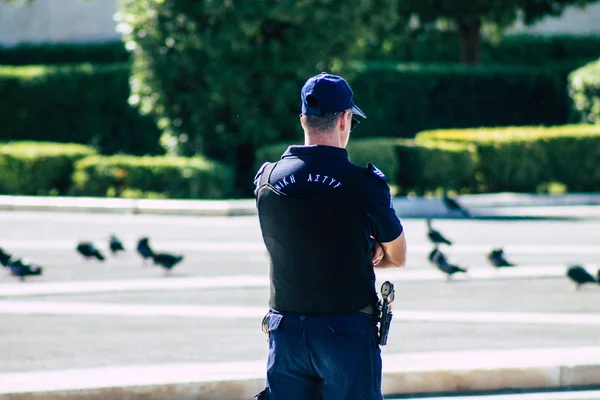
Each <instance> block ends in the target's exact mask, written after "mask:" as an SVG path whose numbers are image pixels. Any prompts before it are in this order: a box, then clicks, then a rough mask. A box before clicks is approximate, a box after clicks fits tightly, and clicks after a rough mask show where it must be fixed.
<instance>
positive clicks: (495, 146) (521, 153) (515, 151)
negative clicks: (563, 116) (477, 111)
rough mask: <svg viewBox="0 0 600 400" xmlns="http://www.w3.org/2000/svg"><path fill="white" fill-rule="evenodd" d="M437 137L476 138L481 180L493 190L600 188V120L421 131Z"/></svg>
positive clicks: (422, 137)
mask: <svg viewBox="0 0 600 400" xmlns="http://www.w3.org/2000/svg"><path fill="white" fill-rule="evenodd" d="M432 140H438V141H450V142H457V143H473V144H474V145H475V147H476V151H477V158H478V166H477V180H478V183H479V185H480V186H481V189H482V190H485V191H489V192H497V191H517V192H535V191H536V190H537V188H538V187H539V185H541V184H545V183H548V182H560V183H563V184H565V185H566V186H567V188H568V189H569V190H570V191H600V168H598V166H599V165H600V126H594V125H566V126H560V127H550V128H545V127H509V128H481V129H469V130H446V131H431V132H422V133H419V134H418V135H417V137H416V140H415V141H416V143H422V142H430V141H432Z"/></svg>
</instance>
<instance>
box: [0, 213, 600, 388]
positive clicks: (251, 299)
mask: <svg viewBox="0 0 600 400" xmlns="http://www.w3.org/2000/svg"><path fill="white" fill-rule="evenodd" d="M0 225H1V226H2V229H1V230H0V247H2V248H4V249H5V250H7V251H10V252H14V253H17V254H19V255H22V256H24V257H27V258H30V259H31V260H32V261H34V262H37V263H40V264H42V265H43V266H44V267H45V268H46V270H45V274H44V276H42V277H39V278H37V277H36V278H32V279H30V280H29V281H27V282H25V283H22V284H21V283H18V282H16V281H15V280H14V279H13V278H11V277H9V276H7V275H3V276H1V277H0V320H1V321H2V323H0V337H1V338H2V344H1V345H0V360H2V362H1V363H0V382H2V379H3V378H2V377H3V376H4V379H8V378H7V377H10V376H12V377H13V378H14V377H15V375H14V374H15V373H34V372H35V373H38V372H39V373H44V371H46V372H48V373H50V372H51V371H57V373H58V371H61V370H67V369H73V368H75V369H80V368H83V369H89V368H128V367H130V366H140V367H142V366H143V367H147V368H151V367H152V368H159V370H160V367H157V366H160V365H175V364H177V365H180V364H181V363H184V364H185V365H187V363H192V364H194V365H195V364H197V363H204V364H203V365H210V363H219V365H221V364H222V363H239V362H245V363H248V362H249V363H255V364H251V365H264V362H265V360H266V354H267V346H266V342H265V339H264V336H263V335H262V333H261V332H260V327H259V325H260V319H261V315H262V313H263V312H264V311H266V301H267V296H268V287H267V286H266V275H267V271H268V268H267V265H266V257H265V253H264V247H263V246H262V242H261V238H260V232H259V230H258V223H257V221H256V218H255V217H251V216H250V217H235V218H227V217H179V216H150V215H139V216H133V215H116V214H68V213H33V212H30V213H17V212H13V213H10V212H7V213H0ZM404 225H405V229H406V234H407V240H408V243H409V263H408V266H407V267H406V268H405V269H404V270H394V271H381V272H378V279H379V280H382V279H391V280H392V281H393V282H395V284H396V294H397V296H396V303H395V312H396V314H395V317H394V321H393V326H392V331H391V334H390V339H389V344H388V346H386V347H384V348H383V354H384V360H390V361H392V360H402V357H403V356H402V355H405V356H406V357H408V355H410V354H421V353H422V352H448V351H461V352H467V351H478V350H481V349H486V350H501V351H507V350H510V349H514V348H525V349H544V348H567V349H569V348H571V349H573V351H574V352H576V351H577V350H576V349H577V348H580V347H586V348H595V347H596V346H600V334H599V333H598V332H600V327H599V325H600V308H599V306H598V304H600V285H598V286H590V287H586V288H584V289H582V290H580V291H579V292H576V291H575V290H574V288H573V285H572V284H571V283H570V282H568V281H567V279H566V278H564V277H563V276H561V271H564V269H565V268H566V266H567V264H568V263H583V264H585V265H586V266H588V267H589V268H590V270H591V271H593V270H594V269H596V268H597V267H598V266H600V246H598V243H597V238H598V235H597V232H598V229H599V228H600V222H598V221H577V222H574V221H548V220H542V221H522V220H521V221H519V220H515V221H473V220H439V221H434V226H435V227H436V228H437V229H439V230H440V231H441V232H442V233H443V234H445V235H446V236H448V237H449V238H451V239H452V240H454V241H455V243H456V244H455V245H454V246H452V247H451V248H448V249H447V252H448V254H449V255H450V257H451V258H452V259H454V260H456V261H457V262H459V263H461V264H464V265H465V266H468V267H471V268H472V271H473V272H472V274H471V276H470V277H464V278H458V279H456V281H454V282H446V281H445V279H444V277H443V276H441V275H440V274H438V273H437V272H436V271H435V270H434V269H432V268H431V267H430V266H429V264H428V262H427V261H426V254H427V252H428V251H429V250H430V245H429V244H428V243H427V239H426V236H425V232H426V231H425V224H424V221H422V220H406V221H404ZM111 233H114V234H116V235H117V236H119V237H121V238H122V239H123V240H124V241H125V243H126V245H127V247H128V248H129V251H128V252H126V253H125V254H121V255H119V256H118V257H115V258H113V257H111V256H108V258H107V261H106V262H105V263H98V262H85V261H83V260H82V259H81V258H80V257H79V256H78V255H77V254H76V253H75V251H74V247H75V245H76V243H77V241H78V240H93V241H95V242H96V243H98V245H99V246H100V247H101V248H102V249H105V248H106V246H107V243H106V238H107V236H108V235H109V234H111ZM142 235H144V236H149V237H150V239H151V244H153V245H154V246H155V247H156V248H159V249H160V250H169V251H175V252H181V253H183V254H184V255H185V256H186V259H185V261H184V262H183V263H182V264H181V266H178V267H177V268H176V270H175V271H174V274H173V277H171V278H163V277H162V275H161V271H160V270H159V269H158V268H157V267H153V266H149V265H146V266H144V265H143V264H142V262H141V260H140V258H139V257H138V256H137V254H135V252H134V251H132V250H131V245H132V244H133V243H135V241H136V240H137V239H138V238H139V237H140V236H142ZM497 246H503V247H504V248H505V250H506V252H507V256H508V258H509V259H511V260H514V261H515V262H517V263H519V264H520V265H521V266H520V267H518V268H515V269H514V270H511V271H495V270H494V269H493V268H492V267H491V266H489V265H488V264H487V261H486V259H485V253H486V252H487V251H488V250H489V249H492V248H493V247H497ZM524 271H525V272H527V274H526V275H527V276H519V273H523V272H524ZM537 271H539V273H537ZM407 276H408V277H407ZM411 277H412V278H411ZM77 282H82V283H77ZM102 282H105V283H106V285H105V287H106V286H108V287H109V288H108V289H106V288H105V289H102V290H99V289H98V287H99V285H102ZM61 285H63V286H61ZM60 287H63V289H64V291H63V292H62V294H60V291H59V290H58V289H59V288H60ZM74 287H76V288H78V289H77V290H74V289H73V288H74ZM20 288H22V289H20ZM33 288H35V290H34V289H33ZM38 288H42V289H43V290H41V289H38ZM44 288H45V289H44ZM65 288H66V289H65ZM69 288H70V289H69ZM119 288H120V289H119ZM28 290H29V292H28ZM40 290H41V291H40ZM19 291H21V294H22V295H21V296H16V295H15V294H16V293H18V292H19ZM36 291H37V292H36ZM11 293H12V294H11ZM567 353H568V351H567ZM464 354H467V353H464ZM598 361H599V363H600V359H599V360H598ZM398 362H399V361H398ZM215 365H216V364H215ZM165 371H166V370H165ZM257 373H258V374H259V376H258V378H256V377H255V378H252V379H254V381H253V382H254V383H256V381H257V380H258V381H259V382H260V373H262V370H261V368H259V370H258V372H257ZM6 374H9V375H6ZM10 374H13V375H10ZM28 376H30V377H31V375H28ZM186 376H187V375H186ZM598 376H599V377H600V375H598ZM461 379H462V378H461ZM12 382H13V383H14V379H13V381H12ZM32 382H33V381H32ZM467 386H468V385H467ZM390 387H391V386H389V384H388V388H390ZM457 389H460V388H459V387H457ZM240 390H241V389H240ZM462 390H465V389H464V387H463V389H462ZM0 393H1V392H0ZM390 393H393V392H390ZM217 398H218V397H217ZM232 398H234V397H232ZM241 398H243V397H241ZM0 399H2V400H4V398H2V397H1V395H0Z"/></svg>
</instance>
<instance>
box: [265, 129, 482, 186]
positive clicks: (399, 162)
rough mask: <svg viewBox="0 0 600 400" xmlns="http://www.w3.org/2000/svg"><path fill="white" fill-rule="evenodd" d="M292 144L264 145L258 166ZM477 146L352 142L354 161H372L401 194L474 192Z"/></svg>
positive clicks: (375, 140)
mask: <svg viewBox="0 0 600 400" xmlns="http://www.w3.org/2000/svg"><path fill="white" fill-rule="evenodd" d="M289 145H290V144H289V143H278V144H275V145H270V146H264V147H262V148H260V149H259V150H258V151H257V153H256V160H257V166H256V169H258V168H259V166H260V164H262V163H263V162H265V161H271V162H274V161H277V160H279V159H280V157H281V155H282V153H283V152H284V151H285V150H286V149H287V147H288V146H289ZM472 147H473V146H469V145H467V144H457V143H435V142H428V143H421V144H418V145H417V144H415V143H413V142H412V141H409V140H398V139H390V138H369V139H361V140H351V141H350V143H349V144H348V153H349V155H350V160H351V161H352V162H353V163H355V164H357V165H360V166H366V165H367V163H369V162H371V163H373V164H374V165H375V166H377V168H379V169H380V170H381V171H382V172H383V173H384V174H385V176H386V178H387V181H388V183H389V184H390V185H394V186H396V188H397V190H398V193H402V194H406V193H409V192H417V193H418V194H423V193H426V192H429V191H435V190H437V189H446V190H456V191H461V190H462V191H470V190H473V189H474V187H475V160H474V150H473V148H472Z"/></svg>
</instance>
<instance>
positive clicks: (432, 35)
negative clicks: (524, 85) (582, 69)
mask: <svg viewBox="0 0 600 400" xmlns="http://www.w3.org/2000/svg"><path fill="white" fill-rule="evenodd" d="M382 42H383V43H382V46H381V48H375V47H374V48H372V49H370V51H369V53H368V57H367V58H368V59H370V60H394V61H397V62H442V63H452V62H458V61H459V54H460V52H459V40H458V34H457V33H456V32H452V31H446V32H443V31H430V32H427V33H425V34H418V35H388V36H387V37H385V38H384V39H383V41H382ZM599 48H600V36H598V35H587V36H574V35H532V34H514V35H504V36H503V37H502V38H501V39H500V40H491V39H489V38H486V37H483V38H482V41H481V62H482V63H483V64H494V63H497V64H509V65H510V64H513V65H514V64H523V65H525V64H527V65H547V64H548V63H553V62H562V61H564V60H572V59H593V58H597V57H598V49H599Z"/></svg>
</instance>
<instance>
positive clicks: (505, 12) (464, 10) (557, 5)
mask: <svg viewBox="0 0 600 400" xmlns="http://www.w3.org/2000/svg"><path fill="white" fill-rule="evenodd" d="M597 1H599V0H400V8H399V10H398V11H399V13H400V14H402V15H414V16H416V17H418V19H419V21H420V22H421V23H422V24H425V25H427V24H431V23H434V22H436V21H439V20H440V19H447V20H450V21H452V22H453V23H454V25H455V27H456V29H457V30H458V34H459V37H460V61H461V62H462V63H465V64H476V63H478V62H479V47H480V46H479V45H480V37H481V27H482V24H483V23H491V24H493V25H495V26H497V27H499V28H505V27H507V26H509V25H511V24H512V23H514V22H515V21H516V20H517V19H518V18H519V16H520V15H522V18H523V22H524V23H525V24H526V25H531V24H533V23H535V22H537V21H539V20H540V19H542V18H544V17H546V16H560V15H562V13H563V11H564V10H565V8H567V7H569V6H577V7H584V6H585V5H587V4H589V3H595V2H597Z"/></svg>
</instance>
